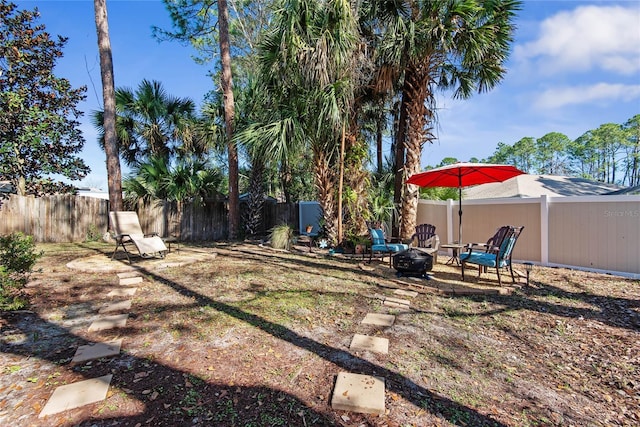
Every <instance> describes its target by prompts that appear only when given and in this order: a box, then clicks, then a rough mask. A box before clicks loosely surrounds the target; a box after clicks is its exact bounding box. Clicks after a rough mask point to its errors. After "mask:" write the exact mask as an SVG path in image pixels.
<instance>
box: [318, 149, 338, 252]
mask: <svg viewBox="0 0 640 427" xmlns="http://www.w3.org/2000/svg"><path fill="white" fill-rule="evenodd" d="M314 157H315V162H314V164H315V176H316V178H315V179H316V185H317V186H318V202H320V208H321V209H322V218H323V219H324V231H325V233H326V234H327V238H328V239H329V241H330V242H331V243H332V244H334V245H335V244H336V243H337V242H338V232H337V221H336V200H335V199H336V198H335V192H334V191H333V189H334V188H335V185H334V184H335V183H336V182H335V181H336V177H335V173H333V168H332V166H331V165H330V162H329V159H328V158H327V155H326V153H324V152H323V151H322V150H321V149H316V150H315V152H314Z"/></svg>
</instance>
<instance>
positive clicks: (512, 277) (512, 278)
mask: <svg viewBox="0 0 640 427" xmlns="http://www.w3.org/2000/svg"><path fill="white" fill-rule="evenodd" d="M509 270H510V271H511V280H513V283H516V277H515V276H514V275H513V266H512V265H511V263H509Z"/></svg>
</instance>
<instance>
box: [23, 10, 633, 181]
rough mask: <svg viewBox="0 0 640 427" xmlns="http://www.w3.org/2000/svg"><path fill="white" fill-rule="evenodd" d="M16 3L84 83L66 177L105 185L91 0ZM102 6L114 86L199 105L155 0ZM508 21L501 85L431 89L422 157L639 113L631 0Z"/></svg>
mask: <svg viewBox="0 0 640 427" xmlns="http://www.w3.org/2000/svg"><path fill="white" fill-rule="evenodd" d="M14 1H15V0H14ZM16 3H17V4H18V5H19V7H20V8H21V9H33V8H34V7H36V6H37V7H38V9H39V10H40V13H41V17H40V22H41V23H43V24H45V25H46V28H47V31H49V32H50V33H52V34H59V35H62V36H65V37H68V38H69V41H68V42H67V45H66V47H65V49H64V57H63V58H62V59H61V60H60V61H59V62H58V65H57V67H56V75H58V76H60V77H65V78H67V79H69V80H70V81H71V83H72V85H73V86H74V87H78V86H81V85H86V86H87V88H88V92H87V100H86V101H85V102H84V103H82V104H81V105H80V109H81V110H82V111H84V112H85V116H84V117H83V118H82V131H83V133H84V136H85V139H86V144H85V149H84V150H83V152H82V154H81V157H82V158H83V159H84V160H85V161H86V163H87V164H88V165H89V166H90V167H91V169H92V172H91V174H90V175H89V176H88V177H87V178H85V179H84V180H83V181H82V182H79V183H78V182H75V183H74V184H75V185H78V186H90V187H97V188H102V189H104V190H106V167H105V156H104V153H103V152H102V151H101V150H100V148H99V147H98V143H97V137H96V131H95V129H94V128H93V126H92V125H91V123H90V120H89V116H90V114H91V112H92V111H94V110H96V109H101V105H102V101H101V99H102V89H101V83H100V66H99V58H98V51H97V50H98V48H97V39H96V30H95V21H94V11H93V1H92V0H76V1H69V0H67V1H55V0H54V1H48V0H39V1H17V2H16ZM107 8H108V18H109V30H110V34H111V46H112V50H113V62H114V76H115V84H116V87H130V88H135V87H136V86H137V85H138V84H139V83H140V82H141V81H142V80H143V79H145V78H146V79H149V80H158V81H160V82H162V84H163V86H164V88H165V89H166V90H167V92H168V93H169V94H171V95H174V96H179V97H189V98H191V99H193V100H194V101H195V102H196V103H197V104H198V105H199V104H200V102H201V101H202V98H203V96H204V94H205V93H206V92H207V91H209V90H211V89H212V88H213V84H212V82H211V80H210V78H209V77H207V67H205V66H202V65H197V64H195V63H194V61H193V60H192V58H191V55H192V53H193V52H192V51H191V49H190V47H188V46H184V45H181V44H179V43H175V42H162V43H159V42H158V41H156V40H155V39H153V38H152V36H151V27H152V26H153V25H156V26H158V27H161V28H167V29H168V28H170V25H171V22H170V20H169V18H168V15H167V13H166V11H165V9H164V6H163V4H162V2H161V1H160V0H147V1H123V0H107ZM516 24H517V26H518V29H517V31H516V33H515V42H514V44H513V52H512V55H511V57H510V59H509V62H508V64H507V67H508V73H507V75H506V77H505V79H504V81H503V83H502V84H501V85H499V86H498V87H497V88H495V89H494V90H492V91H491V92H489V93H484V94H480V95H475V96H474V97H473V98H471V99H470V100H464V101H460V100H453V99H451V98H450V97H449V96H447V94H440V95H438V119H439V124H438V127H437V129H436V136H437V137H438V140H437V141H436V142H435V143H434V144H432V145H429V146H426V147H425V149H424V150H423V154H422V164H423V165H428V164H430V165H435V164H437V163H439V162H440V161H441V160H442V159H443V158H445V157H455V158H457V159H458V160H461V161H466V160H469V159H470V158H472V157H477V158H480V159H482V158H486V157H488V156H490V155H491V154H492V153H493V151H494V150H495V147H496V145H497V144H498V143H499V142H504V143H507V144H513V143H515V142H516V141H518V140H519V139H521V138H523V137H526V136H531V137H534V138H538V137H541V136H543V135H545V134H547V133H549V132H562V133H564V134H566V135H567V136H568V137H569V138H571V139H575V138H577V137H578V136H580V135H582V134H583V133H584V132H586V131H588V130H591V129H595V128H597V127H598V126H600V125H601V124H604V123H624V122H626V121H627V120H628V119H630V118H631V117H633V116H634V115H636V114H640V0H632V1H573V0H565V1H555V0H553V1H547V0H542V1H525V2H524V4H523V10H522V11H520V12H519V14H518V17H517V19H516Z"/></svg>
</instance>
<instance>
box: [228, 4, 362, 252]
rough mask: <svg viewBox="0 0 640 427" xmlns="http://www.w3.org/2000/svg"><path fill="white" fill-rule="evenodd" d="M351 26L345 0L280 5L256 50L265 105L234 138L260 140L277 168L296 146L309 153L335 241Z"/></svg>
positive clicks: (349, 90)
mask: <svg viewBox="0 0 640 427" xmlns="http://www.w3.org/2000/svg"><path fill="white" fill-rule="evenodd" d="M355 29H356V27H355V20H354V16H353V13H352V10H351V8H350V3H349V2H348V1H345V0H333V1H328V2H325V3H319V2H316V1H313V0H302V1H297V0H296V1H294V0H284V1H283V2H282V4H281V5H280V7H279V8H278V9H277V12H276V13H275V14H274V19H273V25H272V27H271V28H270V30H269V31H268V32H267V33H266V34H265V36H264V38H263V40H262V42H261V44H260V45H259V47H258V52H259V59H260V64H261V68H260V69H261V79H262V87H263V89H264V93H265V94H264V99H265V100H266V102H267V103H268V104H267V105H268V108H265V110H264V112H265V114H264V115H263V116H262V117H261V120H260V121H258V122H256V123H254V124H253V125H251V126H249V127H248V128H247V129H246V130H245V131H244V132H243V136H241V138H242V139H243V140H245V141H248V140H254V141H255V140H260V143H262V144H264V145H265V146H266V149H265V150H264V152H265V153H269V155H270V160H273V161H277V162H279V163H282V164H287V163H289V160H290V158H291V155H292V153H294V152H296V151H298V150H299V149H301V147H306V148H307V149H308V150H309V151H310V152H311V153H312V155H313V166H314V175H315V178H314V181H315V185H316V188H317V191H318V199H319V202H320V204H321V206H322V209H323V216H324V227H325V232H326V233H327V234H328V236H329V238H330V239H332V240H334V241H335V240H337V238H338V236H337V229H336V204H335V188H336V186H337V185H336V183H337V175H336V171H337V169H338V168H336V167H335V166H336V164H337V160H338V150H337V147H339V143H340V140H341V139H340V138H341V134H342V129H343V125H344V124H345V123H346V122H347V117H348V107H349V106H350V105H351V102H352V99H353V96H352V84H351V78H350V77H351V75H350V73H351V71H352V70H351V69H350V64H351V60H352V53H353V49H354V42H355V34H356V32H355Z"/></svg>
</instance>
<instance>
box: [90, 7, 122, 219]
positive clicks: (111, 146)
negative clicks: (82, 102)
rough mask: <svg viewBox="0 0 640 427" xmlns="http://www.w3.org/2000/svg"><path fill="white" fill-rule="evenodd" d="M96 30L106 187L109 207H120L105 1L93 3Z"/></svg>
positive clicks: (110, 60)
mask: <svg viewBox="0 0 640 427" xmlns="http://www.w3.org/2000/svg"><path fill="white" fill-rule="evenodd" d="M93 6H94V12H95V20H96V31H97V33H98V49H99V51H100V76H101V78H102V97H103V102H104V113H103V117H102V119H103V120H102V121H101V124H102V128H103V129H104V151H105V154H106V156H107V185H108V187H109V203H110V205H111V206H110V209H111V210H113V211H119V210H122V203H123V202H122V172H121V170H120V157H119V156H118V138H117V135H116V96H115V87H114V83H113V58H112V56H111V41H110V39H109V23H108V20H107V4H106V0H94V2H93Z"/></svg>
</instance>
